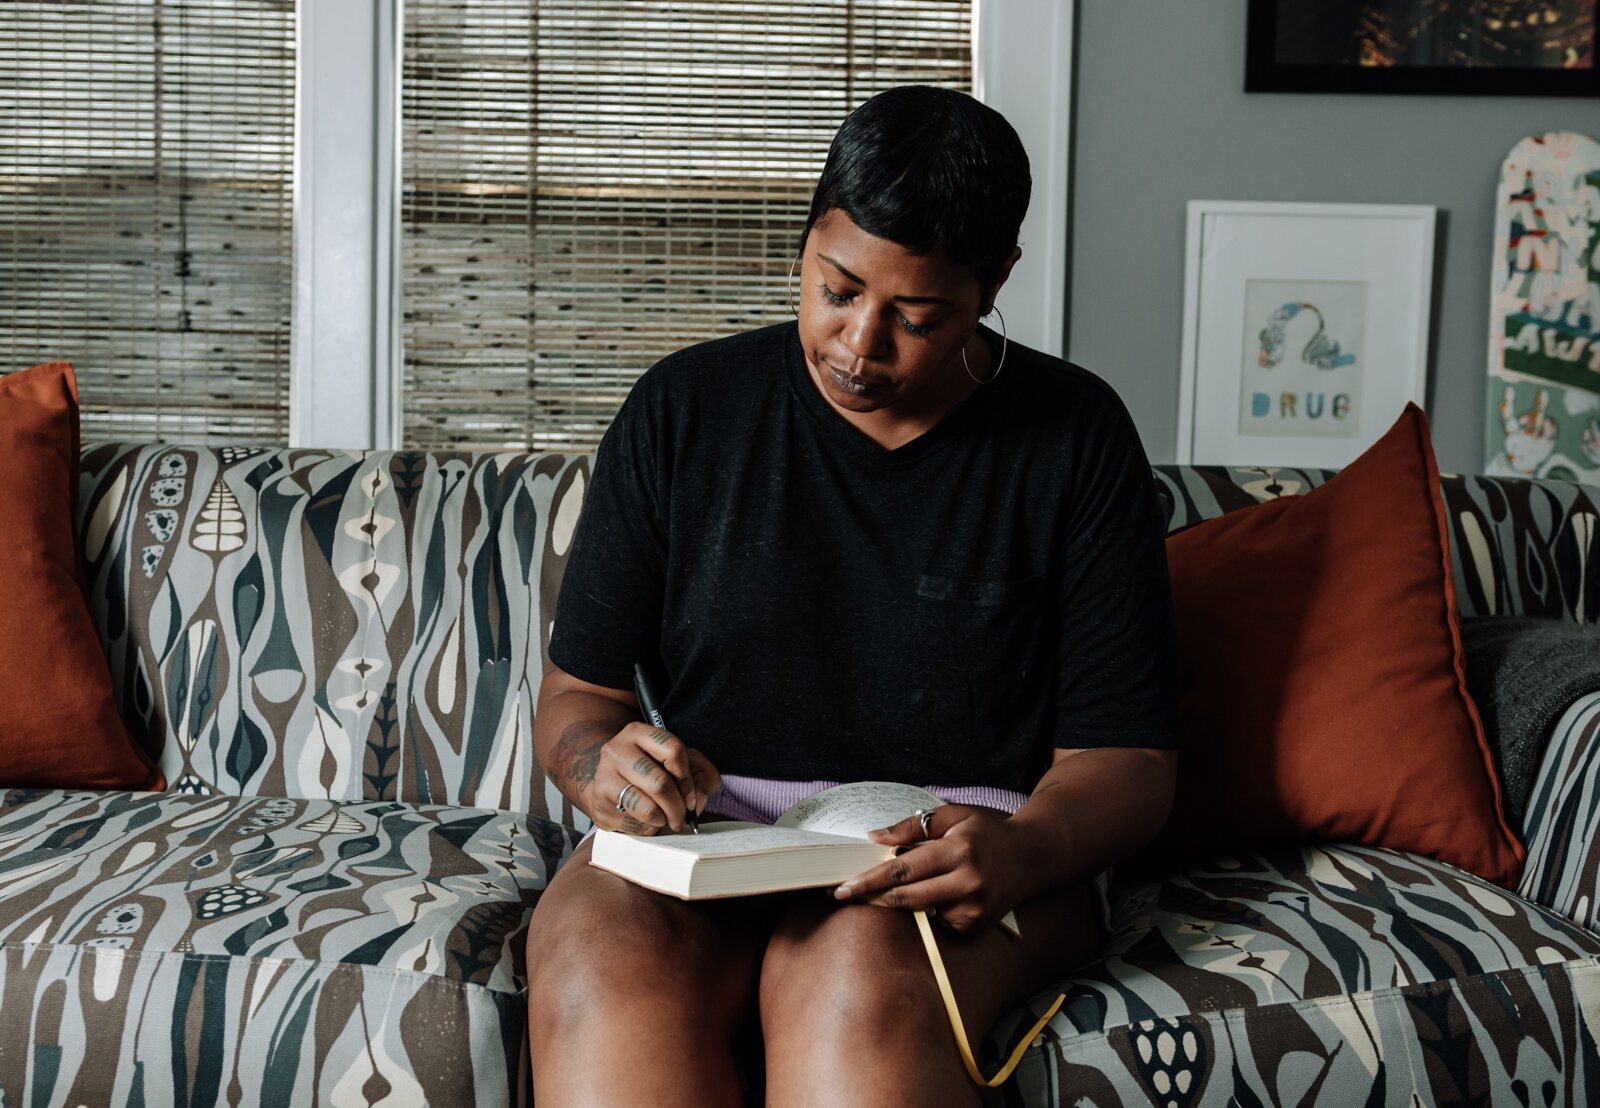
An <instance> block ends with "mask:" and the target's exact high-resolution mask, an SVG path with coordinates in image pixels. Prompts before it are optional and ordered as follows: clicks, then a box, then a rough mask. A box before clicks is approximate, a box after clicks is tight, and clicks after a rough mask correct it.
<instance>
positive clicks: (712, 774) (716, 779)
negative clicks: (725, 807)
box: [589, 722, 722, 835]
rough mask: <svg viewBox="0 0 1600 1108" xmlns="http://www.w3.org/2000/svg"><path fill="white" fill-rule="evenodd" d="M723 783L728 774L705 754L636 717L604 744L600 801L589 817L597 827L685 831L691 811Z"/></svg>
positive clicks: (598, 769) (596, 787) (598, 776)
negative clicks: (635, 719) (722, 773)
mask: <svg viewBox="0 0 1600 1108" xmlns="http://www.w3.org/2000/svg"><path fill="white" fill-rule="evenodd" d="M721 788H722V775H721V774H719V773H718V772H717V770H716V767H714V766H713V765H712V764H711V763H710V762H709V761H707V760H706V756H705V755H704V754H702V753H700V752H699V751H698V750H693V749H690V748H689V747H688V746H686V745H684V742H683V740H682V739H680V738H678V736H676V735H674V734H672V733H671V732H670V731H666V730H664V729H662V728H660V727H656V726H655V725H653V724H649V723H643V722H634V723H630V724H628V725H627V726H626V727H624V728H623V729H622V730H621V731H618V732H617V733H616V735H615V736H613V737H612V738H611V740H610V741H608V742H607V743H606V744H605V745H604V746H603V747H601V748H600V760H599V764H598V765H596V766H595V774H594V784H593V786H591V791H590V795H591V796H594V797H596V798H597V800H598V801H599V803H597V804H596V805H595V807H596V809H597V810H596V811H593V812H590V813H589V818H590V819H591V820H593V821H594V825H595V826H596V827H600V828H604V829H606V830H608V831H621V832H623V833H625V834H629V835H655V834H658V833H659V832H661V831H663V830H667V829H671V830H673V831H681V830H683V827H684V818H685V816H686V814H687V813H688V811H690V810H691V809H692V810H693V811H694V812H695V813H696V814H697V815H698V814H699V813H700V812H702V811H704V810H705V806H706V802H707V801H708V800H710V799H711V797H712V795H714V794H715V793H716V792H717V790H719V789H721ZM618 797H621V798H622V809H621V810H620V811H619V810H618V807H617V799H618Z"/></svg>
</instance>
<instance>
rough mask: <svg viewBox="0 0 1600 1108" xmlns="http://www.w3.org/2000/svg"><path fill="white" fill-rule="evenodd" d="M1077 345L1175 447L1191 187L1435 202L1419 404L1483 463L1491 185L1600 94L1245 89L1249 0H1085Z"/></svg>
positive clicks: (1446, 449)
mask: <svg viewBox="0 0 1600 1108" xmlns="http://www.w3.org/2000/svg"><path fill="white" fill-rule="evenodd" d="M1077 3H1078V33H1077V82H1076V89H1075V92H1074V95H1075V98H1076V103H1075V105H1074V115H1075V128H1074V132H1073V150H1072V159H1073V183H1072V190H1073V192H1072V230H1071V235H1072V243H1071V251H1070V257H1071V266H1072V268H1071V272H1070V274H1069V281H1068V289H1069V292H1068V297H1069V304H1068V313H1067V346H1068V356H1069V357H1070V358H1071V359H1072V360H1073V361H1075V362H1077V363H1078V364H1079V365H1083V366H1086V367H1088V368H1089V369H1092V370H1094V371H1095V372H1096V373H1098V374H1100V375H1101V376H1102V377H1104V378H1106V380H1108V381H1109V382H1110V383H1111V384H1112V385H1113V386H1114V387H1115V388H1116V390H1117V392H1118V393H1120V394H1121V396H1122V398H1123V400H1124V401H1126V403H1127V405H1128V408H1129V410H1130V411H1131V412H1132V413H1133V417H1134V420H1135V422H1136V423H1137V424H1138V427H1139V431H1140V434H1141V435H1142V436H1143V438H1144V444H1145V449H1146V451H1147V452H1148V453H1149V455H1150V458H1151V460H1152V461H1154V462H1170V461H1171V460H1172V458H1173V453H1174V450H1175V449H1176V446H1177V433H1178V363H1179V346H1180V339H1181V336H1182V329H1183V261H1184V259H1183V253H1184V205H1185V204H1186V203H1187V202H1188V201H1189V200H1298V201H1327V202H1335V203H1372V204H1433V205H1435V206H1437V207H1438V209H1439V224H1438V227H1437V231H1436V236H1437V239H1438V261H1437V264H1436V267H1435V271H1434V290H1433V295H1434V308H1433V338H1432V342H1431V343H1430V357H1429V365H1428V404H1427V409H1428V418H1429V420H1430V421H1431V422H1432V424H1433V437H1434V447H1435V451H1436V453H1437V454H1438V457H1439V464H1440V467H1441V468H1443V469H1445V470H1464V471H1468V472H1475V471H1478V470H1481V469H1482V467H1483V462H1484V448H1483V438H1484V431H1483V428H1484V420H1485V411H1486V407H1487V396H1488V384H1487V380H1486V377H1487V373H1488V364H1487V363H1488V327H1489V323H1488V318H1489V317H1488V312H1489V260H1490V259H1489V254H1490V246H1491V242H1490V239H1491V234H1492V220H1493V213H1494V188H1495V181H1496V177H1497V175H1498V171H1499V167H1500V163H1501V161H1502V160H1503V159H1504V158H1505V156H1506V153H1507V152H1508V151H1509V150H1510V149H1511V147H1512V145H1513V144H1515V143H1516V142H1517V140H1519V139H1521V138H1523V137H1524V136H1526V135H1530V134H1537V133H1542V132H1544V131H1552V130H1566V131H1578V132H1581V133H1585V134H1589V135H1592V136H1594V137H1596V138H1600V100H1576V99H1551V98H1547V97H1482V96H1462V97H1444V96H1439V97H1435V96H1350V95H1316V94H1304V93H1301V94H1288V93H1281V94H1280V93H1259V92H1257V93H1250V94H1249V95H1246V94H1245V93H1244V91H1243V89H1244V29H1245V0H1201V2H1198V3H1197V2H1192V0H1077Z"/></svg>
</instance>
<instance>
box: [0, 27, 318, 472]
mask: <svg viewBox="0 0 1600 1108" xmlns="http://www.w3.org/2000/svg"><path fill="white" fill-rule="evenodd" d="M294 70H295V15H294V3H293V0H233V2H230V3H227V4H218V3H214V2H209V3H206V2H199V0H193V2H165V3H161V2H156V3H150V2H142V3H134V2H98V3H81V2H79V3H50V4H39V3H26V4H24V3H7V4H4V5H0V372H8V371H10V370H15V369H23V368H26V367H27V366H29V365H33V364H35V363H38V362H43V361H54V360H67V361H71V362H72V363H73V365H74V367H75V368H76V370H77V373H78V378H79V391H80V394H81V397H82V400H83V428H84V437H85V439H145V440H170V441H187V442H201V441H216V442H283V441H286V439H287V435H288V429H289V427H288V412H289V395H288V394H289V315H290V305H291V299H292V273H291V263H292V259H291V252H290V241H291V236H290V215H291V204H292V196H291V183H292V169H293V138H294Z"/></svg>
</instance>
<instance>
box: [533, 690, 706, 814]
mask: <svg viewBox="0 0 1600 1108" xmlns="http://www.w3.org/2000/svg"><path fill="white" fill-rule="evenodd" d="M533 747H534V753H535V755H536V756H537V757H538V759H539V765H540V767H541V768H542V769H543V770H544V772H545V775H546V776H547V777H549V778H550V780H551V781H554V782H555V785H556V788H558V789H560V790H561V794H562V795H563V796H565V797H566V798H567V799H568V800H570V801H572V803H573V804H574V805H576V806H577V807H578V808H579V809H581V810H582V811H583V813H584V814H585V815H587V816H588V817H589V818H590V820H592V821H593V822H594V825H595V826H596V827H600V828H605V829H607V830H612V831H623V832H626V833H628V834H632V835H654V834H655V833H656V832H658V831H661V830H664V829H667V828H670V829H671V830H673V831H680V830H682V829H683V826H684V816H685V813H686V811H687V809H689V808H692V809H694V810H695V811H696V812H699V811H701V810H702V809H703V808H704V807H705V803H706V801H707V800H708V799H709V798H710V796H711V794H712V793H714V792H716V791H717V789H719V788H720V787H721V785H722V780H721V778H720V777H719V776H718V774H717V771H716V770H715V769H714V768H713V767H712V765H711V763H710V762H708V761H706V759H705V756H704V755H702V754H701V753H700V752H699V751H695V750H690V749H689V748H688V747H687V746H685V745H684V744H683V742H682V740H680V739H679V738H678V737H677V736H676V735H673V734H671V733H670V732H668V731H665V730H662V729H661V728H659V727H654V726H651V725H650V724H648V723H644V722H643V721H641V720H640V719H639V707H638V702H637V700H636V699H635V698H634V695H633V693H631V692H627V691H626V690H623V689H608V688H606V687H605V686H603V685H594V684H590V683H589V682H587V681H580V680H579V679H578V678H576V677H574V676H572V675H571V674H570V673H567V672H566V671H565V670H563V669H561V668H560V667H558V666H555V665H550V666H548V667H547V668H546V670H545V674H544V680H543V681H542V682H541V683H540V685H539V703H538V706H537V708H536V714H535V715H534V722H533ZM629 785H632V786H633V788H632V789H630V790H629V791H628V795H627V810H626V811H618V810H617V797H618V796H619V795H621V793H622V790H623V789H624V788H625V787H627V786H629Z"/></svg>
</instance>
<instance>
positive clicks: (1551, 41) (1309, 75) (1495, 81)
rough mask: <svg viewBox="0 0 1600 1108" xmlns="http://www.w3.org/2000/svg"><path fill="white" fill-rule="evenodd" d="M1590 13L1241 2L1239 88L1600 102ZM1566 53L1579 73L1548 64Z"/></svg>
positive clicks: (1550, 5) (1503, 5) (1457, 3)
mask: <svg viewBox="0 0 1600 1108" xmlns="http://www.w3.org/2000/svg"><path fill="white" fill-rule="evenodd" d="M1597 9H1600V0H1543V2H1539V0H1249V17H1248V29H1247V33H1246V39H1245V82H1244V87H1245V91H1246V92H1356V93H1362V92H1365V93H1414V94H1425V95H1428V94H1431V95H1446V96H1452V95H1470V96H1600V51H1597V50H1596V45H1597V43H1596V36H1597V35H1600V10H1597ZM1523 13H1533V14H1535V15H1537V16H1538V18H1539V20H1540V23H1539V25H1538V26H1537V28H1535V27H1534V26H1533V25H1532V24H1531V23H1524V16H1523ZM1563 24H1564V25H1563ZM1513 28H1514V29H1513ZM1567 51H1573V52H1574V54H1575V56H1576V57H1578V58H1579V59H1582V60H1583V61H1584V63H1585V64H1584V65H1582V66H1580V67H1574V68H1564V67H1561V66H1559V65H1557V64H1554V59H1556V58H1558V57H1571V56H1574V55H1573V54H1567V53H1566V52H1567ZM1496 59H1505V62H1499V61H1496Z"/></svg>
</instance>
